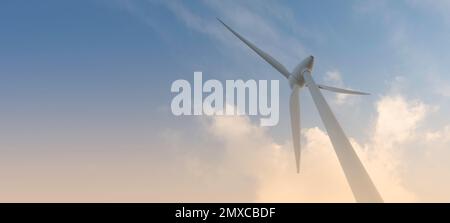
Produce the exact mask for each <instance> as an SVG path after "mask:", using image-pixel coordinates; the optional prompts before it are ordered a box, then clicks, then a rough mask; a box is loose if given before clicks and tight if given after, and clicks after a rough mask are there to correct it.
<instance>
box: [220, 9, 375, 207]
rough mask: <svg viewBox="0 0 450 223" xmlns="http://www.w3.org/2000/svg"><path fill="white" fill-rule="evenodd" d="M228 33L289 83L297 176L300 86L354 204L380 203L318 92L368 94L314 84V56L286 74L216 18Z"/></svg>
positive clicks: (275, 63)
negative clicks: (311, 103) (324, 132)
mask: <svg viewBox="0 0 450 223" xmlns="http://www.w3.org/2000/svg"><path fill="white" fill-rule="evenodd" d="M217 20H219V22H220V23H222V24H223V25H224V26H225V27H226V28H227V29H228V30H229V31H230V32H232V33H233V34H234V35H235V36H236V37H237V38H239V39H240V40H241V41H242V42H244V43H245V44H246V45H247V46H248V47H250V48H251V49H252V50H253V51H255V52H256V53H257V54H258V55H259V56H260V57H262V58H263V59H264V60H265V61H266V62H267V63H269V64H270V65H272V67H273V68H275V69H276V70H277V71H278V72H280V73H281V74H282V75H283V76H284V77H285V78H286V79H288V81H289V86H290V87H291V89H292V92H291V95H290V98H289V108H290V109H289V110H290V116H291V128H292V139H293V145H294V152H295V161H296V167H297V173H299V171H300V154H301V150H300V134H301V133H300V97H299V93H300V90H301V88H303V87H304V86H306V87H308V89H309V92H310V93H311V96H312V98H313V101H314V104H315V105H316V107H317V110H318V111H319V115H320V118H321V119H322V122H323V123H324V125H325V128H326V130H327V133H328V136H329V137H330V140H331V144H332V145H333V147H334V151H335V152H336V155H337V157H338V159H339V163H340V164H341V167H342V169H343V171H344V174H345V177H346V179H347V182H348V184H349V185H350V188H351V190H352V193H353V196H354V198H355V200H356V202H363V203H367V202H383V199H382V198H381V195H380V194H379V193H378V190H377V188H376V187H375V185H374V183H373V182H372V180H371V179H370V176H369V174H368V173H367V171H366V169H365V168H364V166H363V164H362V163H361V160H360V159H359V158H358V155H357V154H356V152H355V150H354V149H353V147H352V145H351V144H350V142H349V140H348V138H347V136H346V135H345V133H344V131H343V130H342V127H341V126H340V125H339V122H338V121H337V119H336V117H335V116H334V114H333V112H332V111H331V108H330V106H329V105H328V103H327V102H326V100H325V98H324V97H323V95H322V93H321V92H320V90H319V89H323V90H328V91H333V92H337V93H344V94H357V95H368V93H364V92H360V91H354V90H348V89H341V88H336V87H330V86H326V85H321V84H316V83H315V82H314V80H313V78H312V76H311V73H312V69H313V66H314V57H313V56H309V57H307V58H306V59H304V60H303V61H302V62H300V63H299V64H298V65H297V66H296V67H295V69H294V70H293V72H289V71H288V70H287V69H286V68H285V67H284V66H283V65H282V64H281V63H280V62H278V61H277V60H276V59H275V58H273V57H272V56H270V55H269V54H267V53H266V52H264V51H262V50H261V49H259V48H258V47H256V46H255V45H254V44H253V43H251V42H249V41H248V40H246V39H245V38H244V37H242V36H241V35H239V33H237V32H236V31H234V30H233V29H231V28H230V27H229V26H228V25H226V24H225V23H224V22H222V20H220V19H219V18H217Z"/></svg>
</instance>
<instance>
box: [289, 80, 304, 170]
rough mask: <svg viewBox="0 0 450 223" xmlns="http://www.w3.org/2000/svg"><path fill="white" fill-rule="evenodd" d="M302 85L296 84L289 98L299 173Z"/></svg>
mask: <svg viewBox="0 0 450 223" xmlns="http://www.w3.org/2000/svg"><path fill="white" fill-rule="evenodd" d="M299 90H300V87H299V86H298V85H295V86H294V88H293V89H292V92H291V96H290V98H289V109H290V114H291V129H292V142H293V145H294V153H295V164H296V167H297V173H299V172H300V154H301V150H300V97H299Z"/></svg>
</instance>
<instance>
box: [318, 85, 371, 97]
mask: <svg viewBox="0 0 450 223" xmlns="http://www.w3.org/2000/svg"><path fill="white" fill-rule="evenodd" d="M317 87H319V88H320V89H324V90H327V91H333V92H336V93H343V94H358V95H370V94H369V93H366V92H362V91H354V90H349V89H343V88H337V87H331V86H326V85H323V84H317Z"/></svg>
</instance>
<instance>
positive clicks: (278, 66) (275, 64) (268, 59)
mask: <svg viewBox="0 0 450 223" xmlns="http://www.w3.org/2000/svg"><path fill="white" fill-rule="evenodd" d="M217 20H219V22H220V23H222V25H224V26H225V27H226V28H227V29H228V30H229V31H230V32H232V33H233V34H234V35H235V36H236V37H237V38H239V39H240V40H241V41H242V42H244V43H245V44H246V45H247V46H248V47H250V48H251V49H252V50H253V51H255V52H256V53H257V54H258V55H259V56H260V57H262V58H263V59H264V60H265V61H266V62H267V63H269V64H270V65H272V67H273V68H275V69H276V70H277V71H278V72H280V73H281V74H282V75H283V76H284V77H286V78H289V76H290V75H291V73H290V72H289V71H288V70H287V69H286V68H285V67H284V66H283V65H282V64H281V63H280V62H278V61H277V60H276V59H275V58H273V57H272V56H270V55H269V54H267V53H266V52H264V51H262V50H261V49H259V48H258V47H256V46H255V45H254V44H253V43H251V42H250V41H248V40H246V39H245V38H244V37H242V36H241V35H239V33H237V32H235V31H234V30H233V29H231V28H230V27H229V26H228V25H227V24H225V23H224V22H222V20H220V19H219V18H217Z"/></svg>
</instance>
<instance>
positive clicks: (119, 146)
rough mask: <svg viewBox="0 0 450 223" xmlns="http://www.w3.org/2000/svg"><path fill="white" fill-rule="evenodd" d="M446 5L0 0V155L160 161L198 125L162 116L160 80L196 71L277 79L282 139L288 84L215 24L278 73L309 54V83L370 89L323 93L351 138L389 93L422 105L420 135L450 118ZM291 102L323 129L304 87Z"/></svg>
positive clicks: (280, 137) (164, 98) (166, 95)
mask: <svg viewBox="0 0 450 223" xmlns="http://www.w3.org/2000/svg"><path fill="white" fill-rule="evenodd" d="M448 10H450V4H449V3H448V2H447V1H416V0H401V1H384V0H380V1H375V0H365V1H351V0H348V1H332V0H330V1H312V0H311V1H309V0H308V1H268V0H263V1H253V0H252V1H158V0H149V1H147V0H114V1H107V0H91V1H88V0H81V1H57V0H44V1H21V0H17V1H12V0H11V1H9V0H8V1H2V3H0V27H1V29H0V45H1V46H2V47H1V50H0V77H1V81H0V105H1V109H0V122H1V123H2V125H1V127H0V133H1V134H0V135H1V137H0V141H1V148H0V151H1V153H4V154H9V155H10V156H11V157H14V158H12V159H22V158H21V157H22V155H21V154H35V155H37V154H41V155H42V154H44V155H42V156H45V157H46V158H49V157H50V158H51V157H58V156H64V155H65V154H66V155H67V154H72V153H77V152H79V154H81V155H80V156H89V155H90V154H91V153H100V154H103V155H106V154H108V153H109V152H111V151H114V154H116V153H117V154H119V155H123V154H127V153H133V154H135V153H136V154H139V153H140V152H142V151H147V152H148V151H150V152H149V153H150V154H151V156H152V157H154V158H155V159H159V158H158V157H169V156H170V155H167V154H166V153H168V152H167V151H163V149H162V148H163V147H164V145H167V142H165V141H164V139H161V137H160V135H159V134H160V133H164V132H167V131H169V132H170V131H173V130H174V129H176V130H177V131H180V132H181V133H180V134H181V135H183V134H185V133H187V132H191V133H192V134H194V136H197V135H198V137H200V136H202V134H204V131H205V130H202V127H201V126H200V127H199V126H198V120H197V117H175V116H173V115H172V114H171V113H170V110H169V107H170V101H171V99H172V97H173V96H174V95H173V94H172V93H170V85H171V83H172V82H173V81H175V80H177V79H187V80H189V81H192V80H193V73H194V71H203V76H204V79H218V80H225V79H244V80H246V79H257V80H258V79H278V80H280V89H281V92H280V97H281V102H280V113H281V117H280V124H279V125H278V126H274V127H271V128H269V129H267V131H268V132H269V135H270V136H271V137H273V139H274V142H276V143H285V142H286V141H289V140H290V130H289V122H288V121H289V120H288V117H289V116H288V112H287V106H286V105H287V104H286V103H287V100H285V99H287V97H288V95H289V88H288V84H287V82H285V81H284V80H283V79H282V76H281V75H279V74H278V73H277V72H276V71H275V70H273V69H272V68H271V67H270V66H269V65H267V64H265V62H264V61H262V60H261V59H260V58H259V57H257V55H256V54H254V53H253V52H252V51H251V50H249V49H248V48H247V47H245V46H244V45H243V44H242V43H241V42H239V41H238V40H237V39H236V38H235V37H234V36H232V35H231V34H230V33H229V32H228V31H227V30H226V29H224V27H222V26H221V25H220V24H219V23H218V22H217V21H216V19H215V18H216V17H220V18H221V19H222V20H224V21H225V22H226V23H228V24H229V25H230V26H231V27H233V28H234V29H235V30H236V31H238V32H240V33H241V34H242V35H243V36H245V37H247V38H248V39H249V40H251V41H253V42H254V43H255V44H256V45H258V46H259V47H260V48H262V49H264V50H266V51H267V52H269V53H271V54H272V55H273V56H275V57H276V58H278V59H279V60H280V61H281V62H282V63H283V64H285V65H286V67H287V68H288V69H292V68H293V67H294V66H295V65H296V64H297V63H298V62H300V61H301V60H302V59H303V58H304V57H306V56H308V55H314V56H315V57H316V64H315V68H314V69H315V70H314V75H313V77H314V78H315V80H316V82H319V83H329V84H336V85H341V87H347V88H354V89H359V90H363V91H368V92H371V93H372V95H371V96H369V97H363V98H361V97H350V98H348V97H347V98H345V99H343V101H339V98H337V97H336V95H334V94H332V93H325V95H326V97H327V100H329V102H330V104H331V106H332V109H333V110H334V111H335V112H336V115H337V117H338V119H339V120H340V121H341V122H342V123H345V124H344V125H343V127H344V129H345V130H346V131H347V133H348V134H349V135H351V136H352V137H354V138H355V140H357V141H359V142H364V141H365V140H368V139H370V138H371V134H372V131H373V128H374V127H373V126H372V125H373V123H376V122H377V121H376V120H377V117H379V116H378V113H377V112H379V110H377V103H378V102H380V101H382V99H383V98H384V97H387V96H396V95H397V96H401V97H402V98H404V99H405V100H406V101H408V102H411V103H413V104H414V102H417V103H423V104H426V105H427V106H428V107H429V108H430V109H429V110H430V112H431V113H430V115H429V116H427V119H426V123H425V124H420V125H419V126H418V127H417V128H419V129H425V130H427V131H428V130H429V131H440V130H441V129H443V128H445V126H446V125H447V124H450V123H449V121H448V118H447V116H448V115H447V114H448V112H450V107H449V105H448V104H449V103H448V100H449V97H450V78H449V75H448V74H449V71H450V64H449V63H448V61H450V53H449V52H450V51H449V50H450V32H449V30H450V29H449V28H450V16H449V15H448V13H447V12H448ZM333 75H334V76H333ZM332 77H334V79H333V78H332ZM336 78H337V79H336ZM301 97H302V99H301V100H302V103H303V104H302V108H301V109H302V127H303V128H305V129H308V128H313V127H315V126H318V127H319V128H321V129H323V128H322V124H321V121H320V119H319V117H318V114H317V112H316V109H315V107H314V105H313V103H312V102H311V99H310V95H309V93H307V92H306V91H304V92H302V96H301ZM253 121H255V120H253ZM254 123H256V122H254ZM106 142H107V143H106ZM186 143H187V144H189V145H191V144H192V147H193V148H199V146H196V144H195V141H194V142H186ZM203 143H205V145H209V143H211V142H203ZM214 143H215V142H214ZM130 145H132V146H130ZM87 148H92V149H87ZM124 148H126V150H127V151H124ZM194 150H195V149H194ZM199 150H201V151H203V150H202V149H199ZM55 151H58V152H57V155H53V154H54V152H55ZM169 153H170V152H169ZM51 154H52V155H51ZM58 154H59V155H58ZM46 158H42V160H46ZM5 159H6V158H5ZM30 159H31V158H30ZM42 160H40V159H38V158H36V162H41V161H42ZM42 162H43V161H42Z"/></svg>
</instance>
